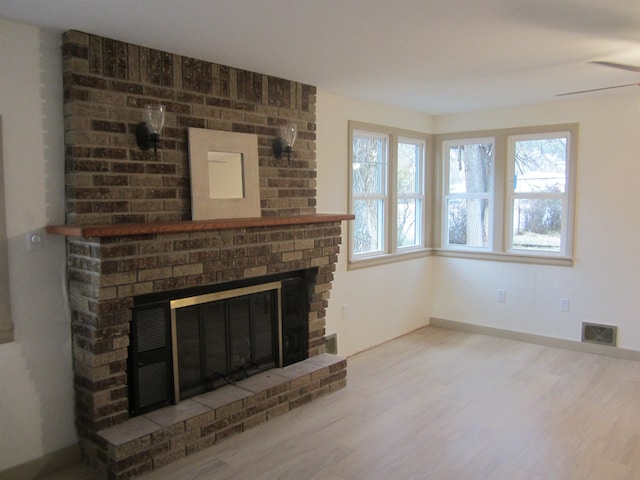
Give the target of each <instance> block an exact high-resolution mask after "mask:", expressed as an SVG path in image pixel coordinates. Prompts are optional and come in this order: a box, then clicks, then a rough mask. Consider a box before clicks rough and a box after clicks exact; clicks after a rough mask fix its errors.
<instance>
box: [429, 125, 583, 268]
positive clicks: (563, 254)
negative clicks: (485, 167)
mask: <svg viewBox="0 0 640 480" xmlns="http://www.w3.org/2000/svg"><path fill="white" fill-rule="evenodd" d="M554 135H559V136H561V135H568V142H567V150H568V151H567V165H566V177H567V183H566V194H565V195H566V211H563V228H564V227H565V225H564V223H566V228H565V236H564V237H563V238H561V251H560V252H552V251H533V250H525V249H513V248H512V245H511V243H512V240H511V237H512V233H511V232H512V230H510V229H511V225H512V221H513V220H512V218H510V216H511V217H512V213H511V205H510V203H509V202H511V199H512V198H513V197H512V196H511V195H510V192H509V190H510V189H512V185H513V179H512V178H511V179H510V178H509V172H510V171H511V172H513V170H512V168H511V167H510V161H511V160H510V157H509V142H510V139H511V138H524V137H525V136H534V137H535V136H540V137H542V136H546V137H547V138H553V136H554ZM578 136H579V124H578V123H567V124H555V125H538V126H527V127H516V128H506V129H495V130H482V131H472V132H455V133H446V134H439V135H436V136H435V138H434V146H435V150H436V151H435V158H436V160H437V162H436V169H437V171H436V177H437V178H438V182H437V184H436V189H437V191H436V198H435V199H434V204H435V208H434V215H435V219H434V221H435V229H434V230H435V235H434V239H435V240H436V244H435V245H434V253H435V254H436V255H438V256H443V257H458V258H473V259H481V260H492V261H506V262H518V263H532V264H543V265H557V266H572V265H573V262H574V258H573V255H574V243H575V202H576V171H577V152H578V138H579V137H578ZM486 138H494V139H495V144H494V161H495V166H494V208H493V220H494V221H493V229H492V233H493V241H492V242H490V248H489V249H488V250H485V251H482V250H479V249H478V248H476V247H465V246H462V247H461V246H459V245H455V246H453V247H452V246H448V245H446V244H445V241H444V239H445V233H446V232H444V228H445V227H446V226H447V221H446V219H445V218H444V211H445V210H444V209H445V207H446V204H445V191H446V190H445V187H446V185H445V183H444V182H445V181H448V179H446V178H445V176H446V175H445V172H446V166H445V161H447V160H448V158H447V155H445V153H446V152H445V143H448V144H451V143H456V142H461V141H462V140H465V141H467V140H481V139H486ZM514 161H515V160H514ZM563 208H565V205H564V204H563ZM565 219H566V222H565Z"/></svg>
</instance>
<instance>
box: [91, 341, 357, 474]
mask: <svg viewBox="0 0 640 480" xmlns="http://www.w3.org/2000/svg"><path fill="white" fill-rule="evenodd" d="M346 374H347V372H346V360H345V359H343V358H342V357H339V356H335V355H330V354H326V353H325V354H320V355H317V356H314V357H312V358H309V359H307V360H304V361H302V362H299V363H296V364H294V365H290V366H288V367H285V368H282V369H272V370H269V371H266V372H262V373H260V374H257V375H254V376H252V377H249V378H247V379H246V380H242V381H239V382H236V383H234V384H231V385H226V386H224V387H221V388H219V389H216V390H214V391H212V392H208V393H204V394H202V395H198V396H196V397H192V398H191V399H188V400H185V401H182V402H180V403H179V404H177V405H174V406H169V407H165V408H162V409H159V410H155V411H153V412H150V413H148V414H144V415H141V416H139V417H135V418H132V419H131V420H129V421H127V422H125V423H123V424H120V425H117V426H115V427H110V428H106V429H104V430H101V431H99V432H97V434H96V436H97V442H96V443H97V444H98V445H99V448H102V449H104V452H103V455H104V460H105V462H106V465H107V475H108V477H109V478H114V479H119V480H120V479H128V478H133V477H136V476H138V475H141V474H143V473H145V472H149V471H151V470H154V469H156V468H160V467H162V466H164V465H166V464H168V463H171V462H173V461H175V460H177V459H178V458H182V457H185V456H187V455H190V454H192V453H195V452H197V451H200V450H202V449H203V448H206V447H208V446H211V445H213V444H215V443H218V442H220V441H222V440H224V439H225V438H228V437H230V436H232V435H234V434H237V433H240V432H243V431H245V430H248V429H249V428H251V427H254V426H256V425H259V424H261V423H264V422H266V421H268V420H270V419H272V418H275V417H277V416H279V415H282V414H284V413H286V412H288V411H290V410H292V409H293V408H296V407H299V406H301V405H304V404H306V403H309V402H311V401H312V400H314V399H315V398H317V397H318V396H320V395H323V394H326V393H330V392H333V391H335V390H337V389H339V388H342V387H344V386H345V385H346V381H347V380H346Z"/></svg>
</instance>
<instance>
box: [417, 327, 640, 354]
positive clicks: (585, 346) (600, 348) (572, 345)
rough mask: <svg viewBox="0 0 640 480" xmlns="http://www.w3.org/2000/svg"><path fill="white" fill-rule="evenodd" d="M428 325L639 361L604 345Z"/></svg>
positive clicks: (528, 334) (622, 349)
mask: <svg viewBox="0 0 640 480" xmlns="http://www.w3.org/2000/svg"><path fill="white" fill-rule="evenodd" d="M429 325H430V326H432V327H439V328H448V329H450V330H460V331H463V332H469V333H478V334H481V335H489V336H491V337H500V338H506V339H509V340H517V341H520V342H528V343H535V344H538V345H545V346H547V347H556V348H564V349H566V350H573V351H576V352H583V353H593V354H596V355H604V356H606V357H613V358H620V359H624V360H635V361H640V351H637V350H628V349H626V348H618V347H609V346H606V345H595V344H593V343H583V342H576V341H574V340H564V339H561V338H553V337H545V336H543V335H534V334H532V333H523V332H515V331H513V330H504V329H501V328H494V327H485V326H483V325H475V324H472V323H464V322H457V321H455V320H445V319H444V318H435V317H431V318H430V319H429Z"/></svg>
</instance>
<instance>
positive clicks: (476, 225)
mask: <svg viewBox="0 0 640 480" xmlns="http://www.w3.org/2000/svg"><path fill="white" fill-rule="evenodd" d="M447 212H448V222H449V232H448V233H449V239H448V240H449V241H448V243H449V245H465V246H469V247H487V246H488V245H489V200H487V199H486V198H449V199H447Z"/></svg>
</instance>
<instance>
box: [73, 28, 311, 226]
mask: <svg viewBox="0 0 640 480" xmlns="http://www.w3.org/2000/svg"><path fill="white" fill-rule="evenodd" d="M63 53H64V98H65V148H66V172H67V175H66V185H67V223H76V224H88V223H107V224H110V223H123V222H162V221H175V220H190V219H191V206H190V198H191V197H190V191H189V157H188V144H187V128H188V127H199V128H208V129H213V130H224V131H231V132H243V133H253V134H256V135H258V149H259V152H258V154H259V159H260V198H261V208H262V215H263V216H289V215H300V214H313V213H315V205H316V199H315V197H316V190H315V187H316V181H315V178H316V171H315V137H316V134H315V132H316V123H315V121H316V120H315V92H316V89H315V87H313V86H310V85H303V84H300V83H296V82H292V81H289V80H284V79H281V78H275V77H271V76H268V75H262V74H259V73H253V72H248V71H244V70H240V69H236V68H232V67H227V66H224V65H218V64H215V63H210V62H206V61H202V60H195V59H192V58H188V57H183V56H180V55H176V54H172V53H167V52H161V51H158V50H153V49H149V48H145V47H141V46H137V45H130V44H127V43H124V42H120V41H117V40H110V39H107V38H102V37H98V36H95V35H89V34H86V33H81V32H77V31H69V32H66V33H65V34H64V36H63ZM147 103H162V104H164V105H166V107H167V114H166V119H165V128H164V130H163V132H162V142H161V145H160V150H159V151H158V157H157V159H156V158H154V154H153V151H152V150H151V151H147V152H143V151H141V150H140V149H139V148H138V146H137V144H136V140H135V127H136V125H137V124H138V123H140V122H141V121H142V119H143V108H144V105H145V104H147ZM287 121H294V122H296V123H297V125H298V129H299V131H298V140H297V141H296V144H295V147H294V152H293V154H292V156H291V162H290V163H289V162H288V161H287V159H286V158H283V159H280V160H277V159H275V158H274V156H273V151H272V142H273V139H274V138H275V137H276V136H277V133H278V126H279V125H282V124H284V123H286V122H287Z"/></svg>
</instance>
